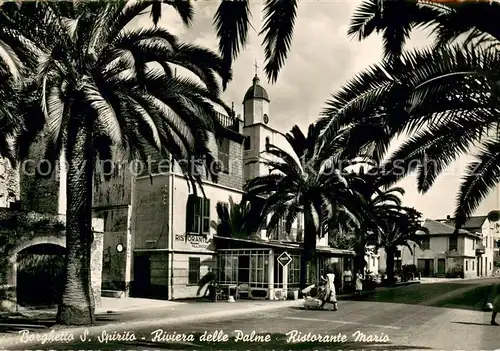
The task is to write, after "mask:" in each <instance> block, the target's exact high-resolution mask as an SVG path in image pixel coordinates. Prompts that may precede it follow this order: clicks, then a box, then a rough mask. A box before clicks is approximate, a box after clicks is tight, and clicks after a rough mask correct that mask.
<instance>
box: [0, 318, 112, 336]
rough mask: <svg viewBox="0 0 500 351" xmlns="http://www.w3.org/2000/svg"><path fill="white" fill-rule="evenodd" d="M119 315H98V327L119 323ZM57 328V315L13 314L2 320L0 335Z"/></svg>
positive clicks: (0, 320) (0, 322)
mask: <svg viewBox="0 0 500 351" xmlns="http://www.w3.org/2000/svg"><path fill="white" fill-rule="evenodd" d="M118 315H119V314H99V315H96V325H103V324H108V323H111V322H115V321H117V319H116V318H115V317H116V316H118ZM54 326H56V319H55V315H39V316H29V315H23V314H21V313H16V314H11V315H8V316H3V317H1V318H0V334H18V333H19V332H20V331H21V330H29V331H31V332H44V331H48V330H49V329H50V328H53V327H54Z"/></svg>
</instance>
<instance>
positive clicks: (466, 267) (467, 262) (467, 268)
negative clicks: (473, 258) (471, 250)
mask: <svg viewBox="0 0 500 351" xmlns="http://www.w3.org/2000/svg"><path fill="white" fill-rule="evenodd" d="M465 270H466V271H468V270H469V261H467V260H466V261H465Z"/></svg>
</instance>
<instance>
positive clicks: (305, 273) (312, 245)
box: [300, 213, 317, 289]
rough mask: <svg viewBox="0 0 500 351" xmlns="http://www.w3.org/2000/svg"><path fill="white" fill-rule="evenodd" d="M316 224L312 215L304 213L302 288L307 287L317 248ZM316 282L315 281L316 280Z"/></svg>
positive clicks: (301, 262) (301, 259)
mask: <svg viewBox="0 0 500 351" xmlns="http://www.w3.org/2000/svg"><path fill="white" fill-rule="evenodd" d="M316 236H317V234H316V226H315V225H314V221H313V218H312V217H311V215H308V214H307V213H304V249H303V251H302V255H301V258H300V288H301V289H304V288H306V287H307V283H313V282H311V281H309V280H310V270H311V261H312V260H313V259H314V251H315V250H316ZM314 283H315V282H314Z"/></svg>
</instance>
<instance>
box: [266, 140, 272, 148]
mask: <svg viewBox="0 0 500 351" xmlns="http://www.w3.org/2000/svg"><path fill="white" fill-rule="evenodd" d="M270 144H271V142H270V141H269V137H266V151H269V145H270Z"/></svg>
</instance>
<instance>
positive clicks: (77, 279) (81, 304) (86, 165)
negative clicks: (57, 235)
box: [57, 116, 95, 325]
mask: <svg viewBox="0 0 500 351" xmlns="http://www.w3.org/2000/svg"><path fill="white" fill-rule="evenodd" d="M87 119H90V118H89V117H88V116H87ZM91 133H92V132H91V129H90V127H89V126H88V123H85V124H84V123H82V124H80V125H78V126H77V125H74V126H73V128H71V129H70V133H69V135H68V139H69V140H68V150H67V153H66V156H67V160H68V162H69V167H68V174H67V213H66V252H67V253H66V269H65V282H64V290H63V294H62V303H61V305H59V309H58V313H57V322H58V323H59V324H65V325H88V324H93V323H94V322H95V315H94V310H95V301H94V296H93V293H92V287H91V270H90V257H91V246H92V239H93V234H92V223H91V222H92V177H93V156H94V155H93V152H92V134H91Z"/></svg>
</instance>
